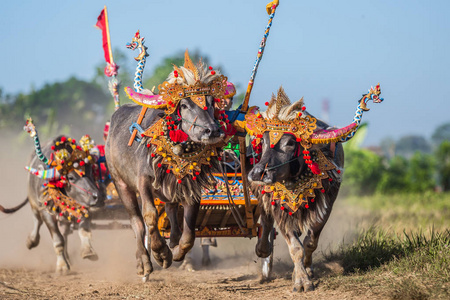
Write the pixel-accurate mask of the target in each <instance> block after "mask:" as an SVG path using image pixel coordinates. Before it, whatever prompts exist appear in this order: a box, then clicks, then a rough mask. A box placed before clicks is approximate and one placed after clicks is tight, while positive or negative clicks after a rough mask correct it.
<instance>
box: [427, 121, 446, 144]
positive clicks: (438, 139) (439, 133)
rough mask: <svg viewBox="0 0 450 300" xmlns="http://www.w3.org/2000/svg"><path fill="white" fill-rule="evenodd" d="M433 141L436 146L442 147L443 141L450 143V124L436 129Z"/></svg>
mask: <svg viewBox="0 0 450 300" xmlns="http://www.w3.org/2000/svg"><path fill="white" fill-rule="evenodd" d="M431 140H432V141H433V144H434V145H435V146H439V145H441V143H442V142H443V141H450V123H445V124H442V125H441V126H439V127H438V128H436V130H435V131H434V133H433V135H432V136H431Z"/></svg>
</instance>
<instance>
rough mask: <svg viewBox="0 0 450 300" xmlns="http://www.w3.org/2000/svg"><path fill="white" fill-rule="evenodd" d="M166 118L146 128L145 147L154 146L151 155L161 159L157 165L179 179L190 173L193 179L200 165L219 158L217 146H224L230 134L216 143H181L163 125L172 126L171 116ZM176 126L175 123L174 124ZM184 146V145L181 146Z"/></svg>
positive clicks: (144, 134) (199, 169)
mask: <svg viewBox="0 0 450 300" xmlns="http://www.w3.org/2000/svg"><path fill="white" fill-rule="evenodd" d="M166 118H167V119H160V120H159V121H157V122H156V123H155V124H154V125H152V126H151V127H150V128H149V129H147V130H146V131H145V132H144V133H143V134H142V136H143V137H144V136H146V137H148V139H147V147H148V148H150V146H151V145H154V146H155V150H154V152H153V153H151V156H152V157H155V156H156V155H160V156H161V157H162V158H163V160H162V162H161V163H160V164H158V167H160V168H161V167H162V165H167V170H166V172H167V173H173V174H174V175H175V176H176V177H177V178H178V180H179V181H181V179H183V177H185V176H186V175H191V176H192V179H193V180H196V176H198V175H199V174H200V172H201V167H202V165H207V166H211V159H212V158H213V157H216V159H218V160H220V159H221V157H220V156H219V153H218V151H217V148H222V147H224V146H225V145H226V144H227V142H228V140H229V139H230V138H231V137H232V135H226V136H225V137H224V139H223V140H222V141H220V142H219V143H217V144H207V145H205V144H200V143H194V142H188V141H185V142H184V143H183V145H182V144H181V143H178V142H175V141H173V140H172V139H171V132H173V131H171V129H172V128H171V129H169V128H168V127H171V126H165V125H167V124H166V123H165V122H167V123H169V124H170V125H172V126H173V124H172V123H171V122H173V121H171V119H170V118H171V117H170V116H167V117H166ZM175 126H176V125H175ZM183 146H184V147H183Z"/></svg>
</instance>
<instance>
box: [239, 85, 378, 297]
mask: <svg viewBox="0 0 450 300" xmlns="http://www.w3.org/2000/svg"><path fill="white" fill-rule="evenodd" d="M379 94H380V89H379V85H378V86H377V87H376V89H371V90H370V91H369V94H366V95H363V98H362V99H361V100H360V102H359V105H358V108H357V111H356V115H355V119H354V122H353V123H352V124H351V125H349V126H346V127H344V128H340V129H336V128H330V127H329V126H328V125H327V124H325V123H324V122H322V121H320V120H317V119H315V118H314V117H312V116H311V115H309V114H308V113H307V112H306V111H305V108H304V106H303V99H301V100H299V101H297V102H295V103H294V104H291V103H290V101H289V99H288V98H287V96H286V95H285V93H284V91H283V90H282V89H281V88H280V90H279V92H278V96H277V97H273V98H272V101H271V102H270V104H269V107H268V109H267V111H266V112H263V113H261V114H259V113H258V115H255V114H253V115H252V114H250V115H252V117H250V119H251V120H250V119H248V120H247V121H248V122H247V125H246V126H247V129H250V131H251V133H252V134H253V135H254V137H256V139H255V141H254V142H253V144H254V145H256V144H258V145H262V149H261V150H262V153H261V156H260V158H259V159H260V160H259V162H258V163H257V164H256V165H255V166H254V167H253V169H252V170H251V171H250V173H249V174H248V179H249V181H250V182H251V189H252V192H253V193H254V194H255V195H256V196H257V197H258V199H259V205H260V206H261V225H262V227H263V232H262V237H261V238H260V239H259V240H258V243H257V245H256V254H257V255H258V256H259V257H268V256H269V255H270V253H271V247H270V242H269V239H268V237H269V234H270V233H271V231H272V228H273V224H274V222H276V224H277V226H278V228H279V230H280V232H281V234H282V235H283V236H284V238H285V240H286V243H287V245H288V247H289V253H290V255H291V258H292V261H293V262H294V271H293V274H292V278H293V282H294V291H299V290H301V289H304V290H305V291H309V290H313V289H314V286H313V283H312V281H311V278H312V276H313V269H312V253H313V252H314V251H315V250H316V248H317V244H318V241H319V236H320V233H321V232H322V229H323V228H324V226H325V224H326V222H327V220H328V218H329V216H330V214H331V210H332V208H333V203H334V201H335V200H336V197H337V195H338V192H339V187H340V184H341V180H342V170H343V167H344V151H343V147H342V145H341V143H340V142H343V141H346V140H348V139H349V138H351V137H352V136H353V134H354V132H355V131H356V130H357V128H358V125H359V122H360V121H361V116H362V112H363V110H368V109H367V108H366V102H367V101H368V100H373V101H374V102H375V103H379V102H381V101H382V100H383V99H381V98H379ZM258 142H260V144H259V143H258ZM302 233H305V238H304V239H303V243H302V242H301V240H300V236H301V235H302Z"/></svg>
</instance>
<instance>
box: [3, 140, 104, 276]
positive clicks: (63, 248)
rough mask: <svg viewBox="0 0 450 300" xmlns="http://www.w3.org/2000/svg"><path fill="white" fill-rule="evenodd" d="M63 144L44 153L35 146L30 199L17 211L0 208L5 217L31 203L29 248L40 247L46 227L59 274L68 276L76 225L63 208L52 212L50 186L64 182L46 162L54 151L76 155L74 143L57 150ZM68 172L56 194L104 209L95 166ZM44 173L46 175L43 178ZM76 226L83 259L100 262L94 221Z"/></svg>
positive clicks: (84, 204)
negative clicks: (71, 235)
mask: <svg viewBox="0 0 450 300" xmlns="http://www.w3.org/2000/svg"><path fill="white" fill-rule="evenodd" d="M61 140H67V138H66V137H63V136H59V137H57V138H56V139H54V140H53V141H52V142H50V143H48V144H47V145H46V146H45V147H44V148H43V149H41V147H40V144H39V143H35V146H36V151H35V152H33V155H32V158H31V160H30V163H29V167H30V168H29V171H30V174H29V175H28V196H27V198H26V199H25V201H24V202H22V203H21V204H20V205H18V206H16V207H14V208H10V209H5V208H4V207H2V206H0V211H2V212H4V213H13V212H15V211H17V210H19V209H20V208H21V207H23V206H24V205H25V204H26V203H27V202H29V203H30V205H31V210H32V212H33V220H34V228H33V230H32V232H31V233H30V235H29V236H28V239H27V241H26V245H27V248H28V249H32V248H34V247H36V246H38V245H39V240H40V235H39V229H40V227H41V225H42V223H45V225H47V228H48V230H49V231H50V235H51V237H52V240H53V247H54V249H55V252H56V272H58V273H66V272H67V271H68V270H70V262H69V257H68V255H67V235H68V234H69V232H70V225H71V224H73V223H74V221H75V220H72V221H70V220H69V221H68V220H67V215H68V214H67V212H65V211H64V210H62V209H61V208H60V207H56V206H55V210H54V211H53V210H51V209H48V208H49V207H46V205H49V203H48V202H49V200H48V199H49V198H48V197H49V193H50V192H49V190H48V186H49V184H52V183H56V182H59V181H58V180H59V179H61V178H62V174H60V173H59V172H58V171H56V172H55V169H54V168H53V169H50V170H48V169H47V168H46V167H47V164H46V163H43V161H42V159H46V158H47V157H50V155H51V153H54V150H61V149H65V150H66V151H67V152H68V153H69V154H70V153H72V151H73V148H72V145H73V144H72V143H67V142H66V143H61V144H60V145H59V146H56V148H55V143H56V142H57V141H61ZM35 141H36V139H35ZM58 143H59V142H58ZM83 162H84V160H83ZM82 164H83V163H82ZM68 170H69V171H68V173H67V174H64V177H65V178H64V180H65V182H66V184H65V185H64V186H62V185H60V184H59V183H56V184H57V185H58V186H59V187H55V189H54V191H56V193H58V194H59V193H61V195H64V196H62V197H68V198H67V199H71V200H74V201H76V202H78V203H79V205H80V206H84V208H85V209H86V210H87V209H89V208H94V207H98V206H101V205H102V204H103V201H104V195H103V193H101V191H100V190H99V189H98V187H97V185H96V183H95V181H94V179H93V176H92V164H91V163H90V162H87V163H84V166H83V171H82V172H80V170H76V169H74V168H71V169H68ZM44 171H45V175H43V174H44ZM40 177H44V178H40ZM45 178H47V179H45ZM70 209H73V208H72V207H67V210H70ZM85 209H83V211H85ZM58 222H59V224H60V225H61V227H62V228H63V232H62V233H61V231H60V229H59V227H58ZM75 222H76V221H75ZM75 224H77V225H78V234H79V236H80V239H81V256H82V257H83V258H88V259H91V260H96V259H97V258H98V257H97V254H96V253H95V251H94V249H93V248H92V246H91V241H90V240H91V230H90V218H85V217H84V216H83V217H80V219H79V222H78V223H75Z"/></svg>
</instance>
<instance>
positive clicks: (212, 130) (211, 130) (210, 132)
mask: <svg viewBox="0 0 450 300" xmlns="http://www.w3.org/2000/svg"><path fill="white" fill-rule="evenodd" d="M203 134H205V135H206V136H207V137H219V136H220V135H221V134H220V129H219V127H218V126H215V125H214V126H208V127H206V128H205V130H204V131H203Z"/></svg>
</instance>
